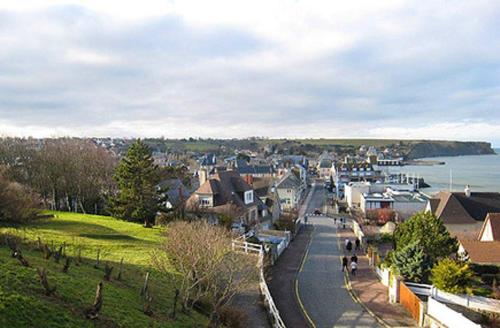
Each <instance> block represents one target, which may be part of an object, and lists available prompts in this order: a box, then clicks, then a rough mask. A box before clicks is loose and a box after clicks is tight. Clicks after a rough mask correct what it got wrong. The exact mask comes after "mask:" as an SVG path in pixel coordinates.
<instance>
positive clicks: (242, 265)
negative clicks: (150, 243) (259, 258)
mask: <svg viewBox="0 0 500 328" xmlns="http://www.w3.org/2000/svg"><path fill="white" fill-rule="evenodd" d="M153 264H154V265H155V267H156V268H158V269H159V270H160V271H162V272H164V273H166V274H169V272H171V268H172V266H173V267H174V268H175V269H176V270H177V271H178V272H179V273H180V274H181V278H180V281H179V290H180V296H181V305H182V308H183V310H185V311H186V310H190V309H191V308H192V307H193V305H194V304H195V303H197V302H199V301H201V300H203V301H205V302H207V303H208V305H209V306H210V308H211V310H212V314H211V321H212V323H213V324H217V323H218V321H219V317H218V313H219V310H220V309H221V308H222V307H223V306H224V305H226V304H228V303H229V302H230V301H231V299H232V298H233V296H234V295H235V294H236V293H238V292H239V291H241V290H242V289H244V288H247V287H248V284H249V282H250V281H251V280H252V279H254V278H255V275H256V274H257V267H256V259H255V258H252V257H249V256H246V255H244V254H240V253H237V252H235V251H233V250H232V248H231V234H230V232H228V231H227V230H226V229H224V228H223V227H219V226H212V225H210V224H208V223H207V222H205V221H196V222H191V223H189V222H185V221H177V222H173V223H171V224H169V226H168V229H167V230H166V232H165V233H164V238H163V240H162V242H161V246H160V248H159V249H158V251H156V252H155V253H154V255H153Z"/></svg>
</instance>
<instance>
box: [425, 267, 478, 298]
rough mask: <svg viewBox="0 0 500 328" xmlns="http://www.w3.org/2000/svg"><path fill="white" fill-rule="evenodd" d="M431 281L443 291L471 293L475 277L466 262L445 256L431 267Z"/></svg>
mask: <svg viewBox="0 0 500 328" xmlns="http://www.w3.org/2000/svg"><path fill="white" fill-rule="evenodd" d="M431 281H432V283H433V284H434V286H436V287H437V288H439V289H441V290H444V291H445V292H449V293H453V294H464V293H468V294H471V293H472V285H473V283H474V281H475V278H474V272H473V271H472V270H471V269H470V267H469V265H468V264H467V263H463V262H458V261H455V260H453V259H451V258H445V259H443V260H441V261H439V262H438V263H437V264H436V265H435V266H434V267H433V268H432V270H431Z"/></svg>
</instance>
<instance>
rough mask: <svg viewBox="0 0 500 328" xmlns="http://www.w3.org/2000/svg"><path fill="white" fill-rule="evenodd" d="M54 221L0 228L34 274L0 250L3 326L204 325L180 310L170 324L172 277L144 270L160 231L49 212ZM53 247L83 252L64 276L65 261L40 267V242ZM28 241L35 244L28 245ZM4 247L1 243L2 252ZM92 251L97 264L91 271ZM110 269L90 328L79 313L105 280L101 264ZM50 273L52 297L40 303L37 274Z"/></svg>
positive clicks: (71, 252) (200, 318) (42, 262)
mask: <svg viewBox="0 0 500 328" xmlns="http://www.w3.org/2000/svg"><path fill="white" fill-rule="evenodd" d="M54 214H55V218H53V219H44V220H42V221H38V222H36V223H32V224H29V225H27V226H25V227H24V228H23V229H14V228H6V227H3V228H2V227H0V233H9V234H15V235H17V236H19V237H21V238H23V239H24V241H25V243H23V244H22V246H21V249H22V252H23V255H24V257H25V258H27V259H28V261H29V262H30V265H31V267H30V268H25V267H22V266H21V265H20V264H19V262H18V261H17V260H16V259H14V258H12V257H11V256H10V250H9V249H8V248H7V247H6V246H0V327H202V326H205V325H206V323H207V318H206V317H205V316H203V315H201V314H199V313H197V312H192V313H191V314H190V315H186V314H182V313H180V312H179V311H178V318H177V320H175V321H173V320H171V319H169V314H170V312H171V311H172V308H173V305H172V304H173V295H174V289H175V276H174V274H173V273H172V274H171V275H168V276H166V275H164V274H160V273H159V272H157V271H155V270H154V269H152V268H151V267H150V266H149V262H150V258H151V257H150V254H151V252H152V251H153V250H154V248H155V247H156V245H157V242H158V241H159V238H160V232H161V230H160V229H158V228H153V229H145V228H143V227H142V226H141V225H139V224H135V223H129V222H123V221H120V220H116V219H113V218H110V217H103V216H93V215H82V214H73V213H62V212H54ZM38 237H40V238H41V240H42V242H44V243H48V244H52V243H54V245H55V246H58V245H61V244H62V243H66V244H67V255H68V256H70V257H71V256H73V255H74V251H75V250H76V248H77V247H79V246H82V247H83V252H82V256H83V257H84V259H83V263H82V264H81V265H79V266H76V265H74V264H73V265H71V267H70V269H69V273H68V274H65V273H63V272H62V271H61V269H62V266H63V262H64V260H61V263H55V261H54V260H53V259H49V260H45V259H43V255H42V253H41V252H40V251H38V250H36V249H35V246H36V243H34V242H35V241H36V240H37V238H38ZM30 242H32V243H30ZM1 244H2V243H0V245H1ZM97 249H100V250H101V261H102V262H101V264H100V266H99V268H97V269H96V268H94V263H95V255H96V252H97ZM122 257H123V258H124V274H123V279H121V280H120V281H118V280H116V275H117V270H118V267H119V261H120V259H121V258H122ZM105 263H108V264H109V265H111V266H113V267H114V271H113V274H112V279H111V281H110V282H104V292H103V293H104V305H103V307H102V312H101V317H100V319H99V320H98V321H96V323H95V326H94V323H93V322H91V321H89V320H87V319H85V317H84V314H83V313H84V310H85V309H86V308H88V307H89V306H90V305H91V304H92V302H93V299H94V295H95V289H96V286H97V284H98V283H99V282H100V281H102V280H103V276H104V269H103V268H104V265H105ZM38 267H44V268H47V270H48V272H49V274H48V280H49V283H50V284H54V285H55V286H56V287H57V291H56V293H55V295H52V296H50V297H48V296H45V295H44V293H43V288H42V287H41V285H40V283H39V282H38V276H37V274H36V268H38ZM147 271H150V272H151V276H150V294H151V296H152V297H153V311H154V314H153V316H152V317H149V316H147V315H145V314H144V313H143V311H142V309H143V304H144V303H143V298H142V297H141V295H140V290H141V287H142V284H143V282H144V276H145V273H146V272H147Z"/></svg>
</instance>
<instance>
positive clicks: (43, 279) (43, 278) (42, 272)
mask: <svg viewBox="0 0 500 328" xmlns="http://www.w3.org/2000/svg"><path fill="white" fill-rule="evenodd" d="M37 273H38V277H39V278H40V284H42V286H43V288H44V289H45V295H47V296H50V295H52V294H53V293H54V292H55V291H56V286H54V287H50V285H49V282H48V280H47V270H46V269H45V268H38V269H37Z"/></svg>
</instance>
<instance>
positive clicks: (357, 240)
mask: <svg viewBox="0 0 500 328" xmlns="http://www.w3.org/2000/svg"><path fill="white" fill-rule="evenodd" d="M354 243H355V244H356V250H359V249H360V247H359V246H360V244H361V242H360V241H359V238H356V240H355V241H354Z"/></svg>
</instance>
